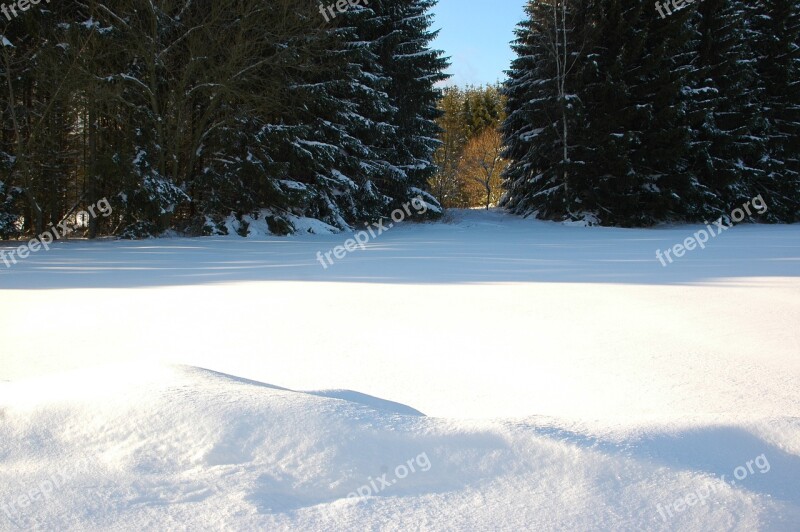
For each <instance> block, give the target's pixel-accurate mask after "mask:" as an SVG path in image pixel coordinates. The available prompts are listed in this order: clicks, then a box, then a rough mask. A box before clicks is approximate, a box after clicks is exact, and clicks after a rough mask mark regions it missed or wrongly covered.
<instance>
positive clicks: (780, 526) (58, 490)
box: [0, 363, 800, 531]
mask: <svg viewBox="0 0 800 532" xmlns="http://www.w3.org/2000/svg"><path fill="white" fill-rule="evenodd" d="M323 395H327V397H325V396H323ZM0 419H2V424H1V425H0V504H2V511H3V512H4V514H5V515H3V514H0V519H3V520H4V521H2V524H0V528H4V529H10V528H13V527H15V526H19V527H22V528H25V529H49V530H88V529H92V530H97V529H110V528H114V529H125V530H145V529H161V530H168V529H176V528H180V529H186V528H188V529H228V530H230V529H236V530H254V529H262V530H263V529H268V530H332V529H339V530H344V529H359V530H363V529H368V530H369V529H372V530H377V529H382V530H408V529H419V530H422V529H425V530H512V529H516V530H521V529H526V530H541V529H578V530H588V529H626V530H627V529H651V530H652V529H681V530H697V531H700V530H710V529H719V528H720V524H725V528H728V529H731V530H733V529H741V530H745V529H755V528H760V529H772V530H792V529H793V526H796V524H797V523H798V522H800V521H798V519H800V512H799V511H798V508H800V496H799V495H798V490H797V481H796V479H797V478H798V476H800V457H798V456H797V454H796V453H795V454H791V453H789V452H787V451H786V450H783V449H781V448H780V447H779V446H777V445H772V444H770V443H769V442H767V441H765V440H764V439H762V438H760V437H757V436H756V435H755V434H756V433H755V432H754V431H749V430H746V429H744V428H741V427H739V428H736V427H710V426H707V427H694V428H692V429H689V430H686V431H684V432H679V433H670V434H658V433H648V434H641V435H639V436H638V437H636V438H631V439H629V440H627V441H623V440H616V441H615V440H611V439H603V438H599V437H594V436H591V435H589V434H585V433H582V432H580V431H579V430H577V429H576V428H575V427H571V428H570V427H559V426H556V425H554V424H553V423H552V422H551V421H549V420H547V419H544V418H542V419H536V418H534V419H530V420H526V421H524V422H523V421H517V422H511V421H481V422H478V421H465V420H462V421H454V420H447V419H432V418H427V417H424V416H422V415H420V414H419V413H418V412H416V411H413V409H410V408H409V407H404V406H403V405H397V404H392V403H391V402H386V401H383V400H380V399H377V398H374V397H372V398H370V397H369V396H364V395H362V394H358V392H341V391H340V392H314V393H301V392H294V391H291V390H287V389H284V388H280V387H277V386H272V385H268V384H263V383H259V382H255V381H250V380H246V379H240V378H236V377H231V376H228V375H224V374H221V373H216V372H212V371H208V370H203V369H199V368H195V367H187V366H169V365H157V364H141V363H139V364H125V365H118V366H112V367H105V368H96V369H91V370H81V371H79V372H72V373H69V374H60V375H58V376H52V377H43V378H38V379H36V380H29V381H16V382H13V383H2V384H0ZM773 423H774V424H776V425H777V426H780V427H781V428H782V429H783V430H787V431H793V433H794V435H795V436H796V434H797V431H798V420H797V419H784V420H773ZM762 454H763V455H765V456H766V457H768V460H769V464H770V468H769V471H766V472H762V469H763V468H761V469H755V470H754V472H753V473H752V474H750V475H749V476H748V478H746V479H744V480H742V481H741V482H739V483H738V484H737V485H733V484H731V482H730V481H729V480H723V479H721V478H719V477H720V475H721V474H725V473H728V474H730V471H733V470H734V468H735V467H736V466H738V465H744V463H741V464H740V462H741V459H742V456H745V457H751V456H750V455H752V457H755V456H757V455H762ZM762 465H763V464H762ZM706 492H708V495H707V496H706V497H705V498H704V499H703V502H702V504H700V503H697V504H696V505H693V507H691V508H684V509H683V511H681V512H678V511H676V510H673V511H672V514H673V515H671V516H669V517H667V518H666V519H665V518H663V517H661V515H660V513H659V509H658V505H661V507H662V511H663V506H664V505H665V504H670V503H671V502H673V501H675V500H676V499H678V498H683V497H685V496H687V495H689V494H692V493H703V494H704V493H706ZM665 515H666V514H665Z"/></svg>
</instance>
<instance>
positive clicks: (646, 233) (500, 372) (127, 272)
mask: <svg viewBox="0 0 800 532" xmlns="http://www.w3.org/2000/svg"><path fill="white" fill-rule="evenodd" d="M699 229H700V227H693V226H678V227H672V228H658V229H651V230H624V229H607V228H581V227H566V226H563V225H559V224H551V223H543V222H535V221H531V220H522V219H519V218H515V217H511V216H506V215H503V214H501V213H497V212H490V213H484V212H464V211H461V212H456V213H454V215H453V219H451V220H450V221H449V223H440V224H411V223H406V224H403V225H401V226H398V227H394V228H392V229H391V230H389V231H388V232H386V233H384V234H382V235H380V236H378V237H377V238H375V239H371V240H370V242H369V243H368V244H367V249H366V250H361V249H357V250H356V251H354V252H351V253H348V255H347V256H346V257H345V258H344V259H342V260H337V261H336V263H335V264H334V265H333V266H329V267H328V268H327V269H324V268H323V267H322V266H321V265H320V263H319V262H318V261H317V252H318V251H319V252H322V253H323V254H324V253H326V252H328V251H329V250H331V249H333V248H334V247H336V246H338V245H341V244H343V243H344V242H345V240H346V239H347V238H349V236H348V235H346V234H339V235H324V236H320V235H304V236H296V237H290V238H274V237H263V236H262V237H256V238H249V239H241V238H239V237H230V238H207V239H159V240H149V241H144V242H117V241H98V242H68V243H61V244H57V245H56V246H54V249H53V250H51V251H50V252H39V253H37V254H35V255H33V256H32V257H31V258H29V259H27V260H26V261H24V262H22V263H20V264H17V265H15V266H14V267H13V268H11V269H6V268H5V267H4V265H3V264H2V262H0V342H1V343H0V381H5V382H3V383H0V505H2V506H0V529H3V530H5V529H8V530H17V529H26V530H27V529H44V530H108V529H124V530H173V529H189V530H219V529H234V530H255V529H266V530H283V529H291V530H320V531H322V530H326V531H327V530H470V531H471V530H487V531H488V530H551V529H559V530H567V529H568V530H612V529H613V530H696V531H706V530H754V529H761V530H787V531H796V530H798V529H800V226H752V225H742V226H739V227H737V228H735V229H731V230H729V231H727V232H725V233H723V234H722V235H720V236H719V237H718V238H715V239H712V240H711V241H710V242H709V243H708V244H707V248H706V249H705V250H699V249H698V250H694V251H691V252H689V253H687V255H686V256H684V257H683V258H681V259H679V260H678V261H677V262H675V263H674V264H671V265H669V266H668V267H666V268H665V267H663V266H662V265H661V263H660V262H659V261H658V260H657V259H656V255H655V251H656V249H661V250H665V249H667V248H670V247H672V246H674V245H675V244H678V243H681V242H683V241H684V240H685V239H686V238H688V237H690V236H692V234H693V233H694V232H695V231H697V230H699ZM0 249H5V250H8V249H9V247H8V246H7V245H5V244H0ZM303 391H305V392H303ZM423 414H424V415H423ZM410 469H414V471H410ZM743 472H744V475H743V474H742V473H743ZM403 473H405V474H403ZM723 475H724V476H725V477H724V478H723ZM737 475H738V476H739V477H742V478H738V479H737ZM401 477H402V478H401ZM734 483H735V484H734ZM359 490H360V491H361V493H362V494H365V493H367V492H368V491H369V492H370V493H369V494H368V496H365V497H352V496H349V495H352V494H353V493H354V492H358V491H359ZM679 499H680V500H681V501H683V504H679V505H678V506H679V509H676V508H675V503H676V501H678V500H679ZM687 501H688V502H687ZM689 503H693V504H689Z"/></svg>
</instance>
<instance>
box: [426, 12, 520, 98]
mask: <svg viewBox="0 0 800 532" xmlns="http://www.w3.org/2000/svg"><path fill="white" fill-rule="evenodd" d="M524 4H525V0H488V1H487V0H439V4H438V5H437V6H436V7H435V8H434V10H433V14H434V16H435V18H434V22H433V28H434V29H441V32H440V33H439V38H438V39H437V40H436V41H434V42H433V47H434V48H438V49H441V50H444V52H445V55H448V56H450V58H451V59H450V62H451V63H452V66H451V67H450V70H449V71H448V72H449V73H450V74H452V75H453V77H452V78H450V79H449V80H448V81H447V82H446V83H445V84H446V85H459V86H463V85H466V84H473V85H480V84H486V83H494V82H496V81H502V80H503V79H505V74H504V73H503V71H504V70H507V69H508V67H509V65H510V63H511V59H512V58H513V53H512V51H511V47H510V46H509V43H510V42H511V40H512V39H513V38H514V28H515V27H516V25H517V23H518V22H520V21H521V20H522V18H523V9H522V8H523V5H524Z"/></svg>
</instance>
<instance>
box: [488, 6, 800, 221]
mask: <svg viewBox="0 0 800 532" xmlns="http://www.w3.org/2000/svg"><path fill="white" fill-rule="evenodd" d="M514 48H515V51H516V54H517V58H516V59H515V60H514V62H513V65H512V69H511V71H510V73H509V78H510V79H509V81H508V83H507V85H506V86H505V89H504V93H505V95H506V96H507V98H508V104H507V111H508V118H507V119H506V120H505V122H504V124H503V127H502V131H503V135H504V140H505V143H506V144H507V149H506V151H505V156H506V157H507V158H508V159H509V160H510V164H509V167H508V169H507V170H506V172H505V187H506V188H507V194H506V196H505V198H504V200H503V202H502V204H503V205H504V206H505V207H507V208H508V209H510V210H511V211H513V212H515V213H518V214H521V215H535V216H538V217H541V218H545V219H552V220H585V221H588V222H591V223H599V224H605V225H621V226H639V225H649V224H653V223H657V222H660V221H670V220H676V221H701V220H711V219H716V218H717V217H719V216H720V215H725V214H728V213H730V212H731V209H732V208H733V207H735V206H738V205H741V204H743V203H745V202H747V201H749V200H750V199H751V198H753V197H756V196H758V195H762V197H763V198H764V200H765V201H766V203H767V204H768V206H769V210H768V212H767V213H765V214H764V215H763V216H762V217H761V218H760V220H761V221H767V222H796V221H798V220H800V0H759V1H757V2H752V1H745V0H704V1H703V2H696V3H694V4H693V5H690V4H685V5H684V8H682V9H679V10H677V11H675V10H673V14H672V15H671V16H668V17H666V18H662V17H661V16H660V15H659V14H658V12H657V11H656V10H655V8H654V6H653V3H652V2H626V1H623V0H531V1H529V2H528V4H527V20H525V21H523V22H522V23H521V24H520V25H519V26H518V28H517V39H516V41H515V43H514Z"/></svg>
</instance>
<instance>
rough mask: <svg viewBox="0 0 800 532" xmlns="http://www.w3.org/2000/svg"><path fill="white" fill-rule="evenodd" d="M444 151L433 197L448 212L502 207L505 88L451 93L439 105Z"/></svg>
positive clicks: (446, 91)
mask: <svg viewBox="0 0 800 532" xmlns="http://www.w3.org/2000/svg"><path fill="white" fill-rule="evenodd" d="M439 110H440V113H441V116H440V118H439V119H438V120H437V121H438V124H439V126H440V127H441V129H442V133H441V136H440V140H441V146H440V147H439V149H438V150H437V151H436V154H435V156H434V161H435V163H436V166H437V169H438V171H437V172H436V173H435V174H434V175H433V177H432V178H431V180H430V187H431V192H432V193H433V194H434V196H436V198H437V199H439V201H440V202H441V203H442V205H443V206H445V207H448V208H451V207H455V208H467V207H476V206H484V207H486V206H489V205H496V204H497V202H498V201H499V200H500V197H501V195H502V186H501V185H502V179H501V176H502V172H503V169H504V168H505V164H506V162H505V160H504V159H503V158H502V157H501V153H502V151H503V150H502V146H503V145H502V138H501V137H500V134H499V131H498V128H499V127H500V124H501V123H502V122H503V120H504V119H505V99H504V97H503V96H502V94H501V92H500V89H499V87H497V86H491V85H490V86H486V87H472V86H468V87H466V88H463V89H462V88H458V87H447V88H445V89H444V91H443V94H442V98H441V100H440V101H439Z"/></svg>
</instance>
